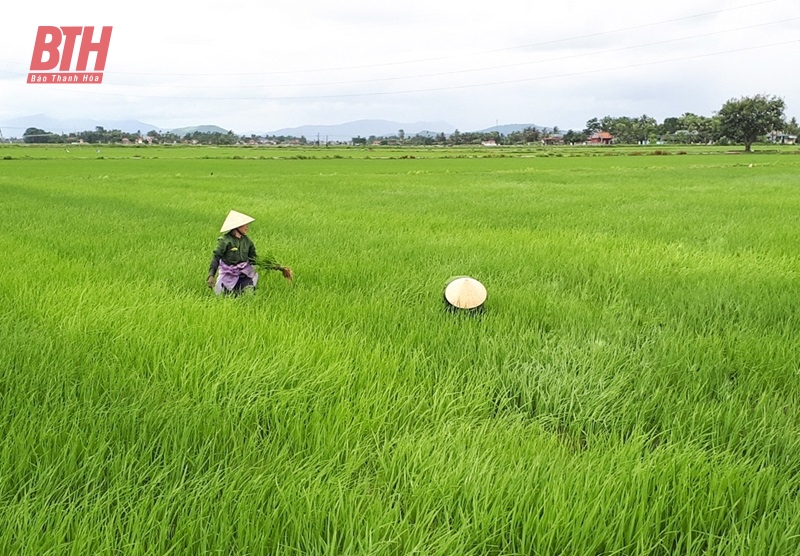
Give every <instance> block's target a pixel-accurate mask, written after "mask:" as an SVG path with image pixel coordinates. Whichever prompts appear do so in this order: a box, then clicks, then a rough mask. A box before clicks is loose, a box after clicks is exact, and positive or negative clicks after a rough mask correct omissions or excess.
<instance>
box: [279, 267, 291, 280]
mask: <svg viewBox="0 0 800 556" xmlns="http://www.w3.org/2000/svg"><path fill="white" fill-rule="evenodd" d="M281 274H283V277H284V278H286V279H287V280H289V281H290V282H291V281H292V280H294V274H292V269H291V268H289V267H288V266H282V267H281Z"/></svg>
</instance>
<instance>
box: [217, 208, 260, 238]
mask: <svg viewBox="0 0 800 556" xmlns="http://www.w3.org/2000/svg"><path fill="white" fill-rule="evenodd" d="M253 220H255V218H253V217H252V216H247V215H246V214H242V213H241V212H236V211H235V210H232V211H230V212H229V213H228V216H227V217H226V218H225V222H224V223H223V224H222V228H221V229H220V233H225V232H230V231H231V230H234V229H236V228H239V227H241V226H244V225H245V224H249V223H250V222H252V221H253Z"/></svg>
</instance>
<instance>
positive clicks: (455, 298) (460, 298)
mask: <svg viewBox="0 0 800 556" xmlns="http://www.w3.org/2000/svg"><path fill="white" fill-rule="evenodd" d="M444 298H445V299H446V300H447V302H448V303H449V304H450V305H452V306H453V307H456V308H458V309H477V308H478V307H480V306H481V305H483V302H484V301H486V288H485V287H483V284H481V283H480V282H478V281H477V280H475V279H474V278H470V277H469V276H459V277H458V278H455V279H454V280H452V281H451V282H450V283H449V284H447V287H445V289H444Z"/></svg>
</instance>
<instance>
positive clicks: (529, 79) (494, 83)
mask: <svg viewBox="0 0 800 556" xmlns="http://www.w3.org/2000/svg"><path fill="white" fill-rule="evenodd" d="M798 43H800V40H798V39H793V40H790V41H782V42H775V43H770V44H762V45H756V46H747V47H742V48H736V49H730V50H723V51H719V52H708V53H705V54H694V55H690V56H681V57H677V58H668V59H664V60H654V61H648V62H641V63H636V64H627V65H622V66H614V67H606V68H597V69H591V70H582V71H576V72H569V73H561V74H552V75H543V76H537V77H523V78H519V79H510V80H504V81H491V82H484V83H473V84H466V85H447V86H443V87H430V88H424V89H405V90H395V91H374V92H364V93H342V94H322V95H295V96H280V97H278V96H248V97H243V96H224V97H186V96H173V95H135V94H130V93H107V92H102V91H94V90H92V91H88V90H87V89H80V90H79V89H75V88H68V89H64V90H65V91H72V92H80V93H81V94H82V95H86V94H87V93H88V94H93V95H101V96H112V97H129V98H144V99H175V100H183V101H186V100H192V101H204V100H260V101H269V100H320V99H329V98H355V97H370V96H388V95H400V94H413V93H428V92H438V91H448V90H460V89H471V88H477V87H491V86H498V85H509V84H513V83H525V82H532V81H545V80H549V79H561V78H565V77H577V76H582V75H590V74H597V73H604V72H611V71H618V70H624V69H631V68H638V67H645V66H652V65H660V64H667V63H672V62H682V61H686V60H696V59H700V58H708V57H712V56H723V55H726V54H734V53H739V52H747V51H751V50H760V49H764V48H773V47H776V46H786V45H789V44H798ZM22 86H25V85H22Z"/></svg>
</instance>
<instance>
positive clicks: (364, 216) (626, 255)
mask: <svg viewBox="0 0 800 556" xmlns="http://www.w3.org/2000/svg"><path fill="white" fill-rule="evenodd" d="M67 150H69V151H70V152H67ZM99 150H100V152H97V149H96V148H95V147H94V146H92V147H86V146H84V147H74V146H73V147H68V148H65V147H63V146H61V147H50V148H45V147H35V148H34V147H12V146H5V147H3V148H0V216H1V217H2V220H3V223H4V231H3V233H2V234H0V248H1V249H2V251H3V252H4V254H5V259H6V262H5V265H3V268H2V270H0V279H2V288H0V342H1V343H2V350H0V437H2V445H1V446H2V447H1V448H0V515H2V523H3V525H2V527H0V553H2V554H25V555H31V554H36V555H56V554H58V555H60V554H74V555H85V554H124V555H145V554H160V555H164V554H171V555H172V554H231V555H233V554H236V555H246V554H248V555H249V554H252V555H258V554H314V555H317V554H319V555H323V554H325V555H328V554H330V555H332V554H337V555H338V554H359V555H361V554H364V555H406V554H420V555H455V554H457V555H486V554H489V555H542V556H544V555H565V556H566V555H612V554H617V555H622V554H624V555H634V554H635V555H653V556H655V555H664V556H666V555H672V554H682V555H707V554H715V555H754V554H755V555H761V554H764V555H792V554H800V549H798V548H797V547H798V546H800V500H799V499H798V496H799V494H800V358H799V356H798V354H800V337H799V336H798V324H799V323H800V310H799V309H798V303H799V300H800V260H798V253H797V249H798V245H800V227H798V217H797V215H798V213H800V156H797V154H800V151H798V150H797V149H796V148H795V149H794V150H788V149H785V150H781V151H774V152H760V153H759V152H756V153H753V154H748V155H744V154H735V155H734V154H727V153H724V152H722V151H713V150H708V149H706V150H690V151H689V152H687V153H685V154H679V153H678V151H674V150H671V151H664V152H663V154H664V155H663V156H654V154H656V151H654V150H647V149H645V148H641V149H633V148H631V149H616V148H615V149H597V150H590V149H569V148H564V149H547V150H545V149H511V148H509V149H496V150H492V151H487V150H468V149H431V150H423V149H419V150H412V149H389V148H386V149H375V150H371V149H344V148H342V149H306V150H291V149H245V148H238V149H237V148H227V149H222V148H221V149H213V148H179V147H173V148H168V147H149V148H139V149H137V148H132V147H129V148H124V147H118V148H113V147H102V148H101V149H99ZM229 209H236V210H239V211H242V212H245V213H247V214H249V215H252V216H254V217H255V218H256V221H255V222H254V223H253V225H252V226H251V228H250V237H251V238H252V239H253V240H254V242H255V244H256V247H257V248H258V250H259V252H261V253H265V254H266V253H269V254H270V255H272V256H274V257H276V258H277V259H278V260H280V261H281V262H282V263H283V264H286V265H289V266H291V267H292V269H293V270H294V273H295V281H294V285H290V284H289V283H288V282H287V281H285V280H283V278H281V276H280V274H279V273H277V272H273V273H269V274H264V275H262V277H261V282H260V284H259V288H258V291H257V292H256V293H255V294H254V295H246V296H242V297H239V298H217V297H215V296H214V295H213V294H212V293H211V292H210V290H208V289H207V288H206V286H205V278H206V274H207V269H208V264H209V261H210V257H211V252H212V250H213V248H214V246H215V244H216V238H217V236H218V235H219V234H218V230H219V226H220V224H221V223H222V220H223V219H224V217H225V214H226V213H227V211H228V210H229ZM454 275H470V276H473V277H474V278H476V279H478V280H480V281H481V282H482V283H483V284H484V285H485V286H486V288H487V290H488V292H489V297H488V300H487V302H486V306H485V307H486V310H485V312H484V313H482V314H480V315H477V316H471V315H461V314H455V315H453V314H450V313H448V312H446V311H445V310H444V308H443V303H442V291H443V287H444V284H445V282H446V281H447V279H448V278H449V277H451V276H454Z"/></svg>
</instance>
